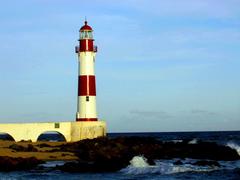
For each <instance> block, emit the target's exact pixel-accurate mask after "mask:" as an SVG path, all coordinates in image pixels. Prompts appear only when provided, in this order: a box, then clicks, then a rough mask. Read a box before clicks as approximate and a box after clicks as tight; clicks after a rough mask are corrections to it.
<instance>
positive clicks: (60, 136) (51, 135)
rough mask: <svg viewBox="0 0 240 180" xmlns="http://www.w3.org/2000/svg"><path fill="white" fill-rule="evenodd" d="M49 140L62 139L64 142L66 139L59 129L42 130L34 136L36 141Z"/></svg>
mask: <svg viewBox="0 0 240 180" xmlns="http://www.w3.org/2000/svg"><path fill="white" fill-rule="evenodd" d="M41 136H42V137H41ZM43 136H48V137H43ZM52 138H55V139H52ZM51 140H52V141H54V140H56V141H64V142H66V141H67V139H66V137H65V136H64V134H62V133H61V132H59V131H44V132H42V133H41V134H39V135H38V136H37V138H36V141H51Z"/></svg>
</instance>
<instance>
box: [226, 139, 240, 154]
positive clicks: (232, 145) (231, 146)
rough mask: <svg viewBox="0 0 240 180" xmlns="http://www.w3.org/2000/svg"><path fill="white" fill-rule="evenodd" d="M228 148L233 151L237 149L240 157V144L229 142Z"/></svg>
mask: <svg viewBox="0 0 240 180" xmlns="http://www.w3.org/2000/svg"><path fill="white" fill-rule="evenodd" d="M227 146H228V147H230V148H232V149H235V150H236V151H237V152H238V154H239V156H240V146H239V145H238V144H235V143H233V142H228V143H227Z"/></svg>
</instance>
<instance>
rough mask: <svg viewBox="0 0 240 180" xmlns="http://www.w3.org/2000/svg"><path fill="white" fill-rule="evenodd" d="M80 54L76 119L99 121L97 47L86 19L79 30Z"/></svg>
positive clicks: (78, 48) (77, 49)
mask: <svg viewBox="0 0 240 180" xmlns="http://www.w3.org/2000/svg"><path fill="white" fill-rule="evenodd" d="M79 32H80V39H79V46H77V47H76V48H75V51H76V53H77V54H78V67H79V68H78V69H79V70H78V102H77V115H76V121H97V120H98V119H97V111H96V80H95V73H94V65H95V55H96V52H97V47H96V46H94V45H93V41H94V39H93V35H92V32H93V30H92V28H91V27H90V26H89V25H88V24H87V21H85V24H84V26H82V27H81V29H80V30H79Z"/></svg>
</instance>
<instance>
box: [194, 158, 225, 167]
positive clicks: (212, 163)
mask: <svg viewBox="0 0 240 180" xmlns="http://www.w3.org/2000/svg"><path fill="white" fill-rule="evenodd" d="M192 164H193V165H196V166H216V167H220V166H221V165H220V164H219V162H217V161H206V160H201V161H197V162H195V163H192Z"/></svg>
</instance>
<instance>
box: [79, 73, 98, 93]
mask: <svg viewBox="0 0 240 180" xmlns="http://www.w3.org/2000/svg"><path fill="white" fill-rule="evenodd" d="M78 96H96V82H95V76H79V77H78Z"/></svg>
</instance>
